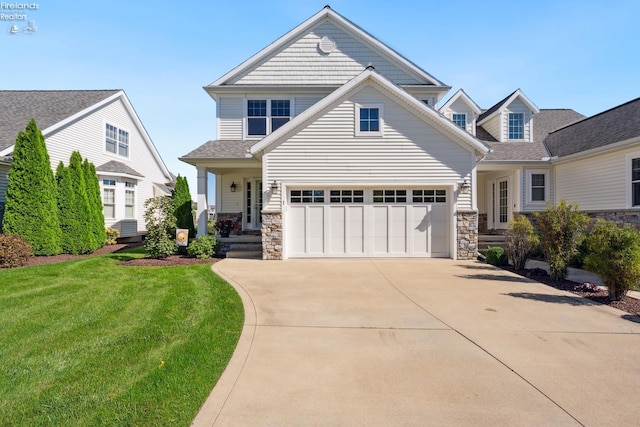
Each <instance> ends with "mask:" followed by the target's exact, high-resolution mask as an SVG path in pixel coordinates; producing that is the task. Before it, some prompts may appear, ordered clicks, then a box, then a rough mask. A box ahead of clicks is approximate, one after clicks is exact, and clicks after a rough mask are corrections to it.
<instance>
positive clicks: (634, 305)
mask: <svg viewBox="0 0 640 427" xmlns="http://www.w3.org/2000/svg"><path fill="white" fill-rule="evenodd" d="M503 268H504V269H505V270H509V271H511V272H513V273H516V274H519V275H521V276H525V277H528V278H530V279H533V280H535V281H537V282H540V283H544V284H545V285H548V286H551V287H553V288H556V289H560V290H563V291H569V292H571V293H573V294H576V295H579V296H581V297H584V298H588V299H590V300H591V301H595V302H598V303H600V304H604V305H608V306H610V307H613V308H617V309H618V310H622V311H626V312H627V313H629V314H634V315H636V316H640V300H637V299H635V298H631V297H629V296H625V297H624V298H622V300H620V301H609V294H608V293H607V291H606V290H602V289H600V290H598V291H597V292H585V291H581V290H578V289H579V288H580V287H581V285H582V283H578V282H573V281H571V280H566V279H560V280H559V281H558V282H557V283H556V282H554V281H553V280H551V277H550V276H549V274H548V273H547V272H546V271H544V270H541V269H538V268H534V269H527V270H522V271H515V270H513V269H512V268H511V267H510V266H509V267H503ZM638 321H639V322H640V318H639V319H638Z"/></svg>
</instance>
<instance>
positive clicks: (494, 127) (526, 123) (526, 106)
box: [477, 89, 540, 142]
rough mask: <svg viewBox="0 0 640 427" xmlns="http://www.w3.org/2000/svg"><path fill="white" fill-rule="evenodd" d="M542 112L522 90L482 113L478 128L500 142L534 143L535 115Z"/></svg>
mask: <svg viewBox="0 0 640 427" xmlns="http://www.w3.org/2000/svg"><path fill="white" fill-rule="evenodd" d="M539 112H540V110H539V109H538V107H536V105H535V104H534V103H533V102H531V100H529V98H527V97H526V96H525V95H524V94H523V93H522V91H520V89H517V90H516V91H515V92H513V93H511V94H510V95H509V96H507V97H506V98H504V99H503V100H501V101H500V102H498V103H497V104H496V105H494V106H493V107H491V108H489V109H488V110H487V111H485V112H484V113H482V114H481V115H480V117H479V118H478V123H477V125H478V126H482V127H483V128H484V130H486V131H487V132H489V133H490V134H491V136H493V137H494V138H495V139H496V140H497V141H498V142H532V141H533V125H534V123H533V115H534V114H536V113H539Z"/></svg>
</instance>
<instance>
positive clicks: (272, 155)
mask: <svg viewBox="0 0 640 427" xmlns="http://www.w3.org/2000/svg"><path fill="white" fill-rule="evenodd" d="M205 90H206V91H207V92H208V93H209V95H210V96H211V97H212V98H213V99H214V100H215V101H216V105H217V115H216V117H217V135H216V139H215V140H212V141H208V142H206V143H205V144H203V145H201V146H200V147H198V148H196V149H195V150H193V151H191V152H190V153H188V154H186V155H185V156H183V157H182V158H181V160H183V161H185V162H187V163H190V164H192V165H194V166H195V167H196V168H197V170H198V208H197V211H198V234H205V233H206V231H207V229H206V221H207V218H208V215H207V207H208V203H209V202H213V201H207V194H208V191H207V188H208V186H209V182H208V174H209V173H213V174H215V176H216V180H215V185H216V189H215V190H216V191H215V194H216V200H215V205H216V207H217V215H218V218H221V217H231V218H235V219H237V220H238V221H240V223H241V224H240V225H241V227H242V230H245V231H246V230H261V232H262V246H263V258H265V259H283V258H290V257H451V258H454V259H456V258H457V259H471V258H474V257H475V255H476V251H477V238H478V231H479V230H480V231H487V230H499V229H502V228H506V227H507V226H508V222H509V221H510V220H511V219H512V218H513V217H514V215H516V214H518V213H525V214H526V213H531V212H534V211H539V210H542V209H544V208H545V207H546V204H547V202H548V201H552V202H553V201H554V200H555V198H556V193H562V191H565V190H564V189H563V188H564V187H562V186H559V187H557V188H556V186H557V185H558V180H559V179H560V178H559V177H560V176H561V175H560V174H558V175H557V174H556V173H555V168H556V164H555V162H556V160H557V159H555V158H554V157H553V155H552V154H551V153H550V152H549V150H548V149H547V147H546V146H545V144H544V142H543V141H544V140H545V138H547V136H548V135H549V134H550V133H551V132H553V131H556V130H558V129H560V128H562V127H564V126H567V125H569V124H571V123H574V122H576V121H579V120H581V119H583V118H584V117H583V116H582V115H580V114H578V113H576V112H575V111H573V110H566V109H553V110H550V109H539V108H538V107H537V106H536V105H535V104H534V103H533V102H532V101H531V100H529V99H528V98H527V96H526V95H525V94H524V93H523V92H522V91H521V90H519V89H518V90H516V91H514V92H513V93H511V94H509V95H508V96H507V97H505V98H504V99H502V100H501V101H499V102H498V103H497V104H495V105H494V106H492V107H490V108H488V109H487V110H482V109H481V108H480V107H479V106H478V105H477V104H476V103H475V102H474V101H473V100H472V99H471V98H470V97H469V96H468V95H467V93H465V92H464V91H463V90H459V91H458V92H456V93H455V94H454V95H453V96H452V97H451V98H449V99H448V100H447V101H445V102H444V103H443V104H442V106H441V107H440V108H436V106H437V104H438V103H440V102H441V101H442V100H443V97H444V96H445V94H446V93H447V92H448V91H449V90H450V87H449V86H447V85H445V84H444V83H442V82H441V81H440V80H438V79H436V78H435V77H433V76H432V75H430V74H429V73H427V72H426V71H424V70H422V69H421V68H419V67H418V66H416V65H415V64H414V63H412V62H411V61H409V60H407V59H406V58H404V57H403V56H402V55H400V54H398V53H397V52H396V51H394V50H392V49H390V48H389V47H388V46H386V45H384V44H382V43H381V42H380V41H379V40H377V39H376V38H374V37H373V36H372V35H371V34H369V33H367V32H365V31H364V30H362V29H361V28H360V27H358V26H357V25H355V24H354V23H352V22H351V21H349V20H347V19H345V18H344V17H342V16H341V15H339V14H338V13H336V12H335V11H333V10H332V9H331V8H330V7H328V6H325V8H323V9H322V10H321V11H320V12H318V13H317V14H315V15H314V16H312V17H311V18H309V19H308V20H307V21H305V22H303V23H302V24H300V25H299V26H297V27H296V28H294V29H293V30H291V31H289V32H288V33H286V34H285V35H284V36H282V37H281V38H279V39H278V40H276V41H275V42H273V43H272V44H270V45H269V46H267V47H266V48H265V49H263V50H262V51H260V52H258V53H257V54H255V55H254V56H253V57H251V58H249V59H248V60H247V61H245V62H243V63H242V64H241V65H239V66H238V67H236V68H234V69H233V70H231V71H230V72H228V73H227V74H225V75H224V76H222V77H220V78H219V79H218V80H216V81H214V82H213V83H212V84H210V85H208V86H206V87H205ZM558 132H561V131H558ZM567 143H568V144H571V142H570V141H568V142H567ZM639 162H640V160H639ZM558 167H560V165H558ZM639 170H640V164H639ZM638 174H639V175H640V172H638ZM556 175H557V176H556ZM638 186H639V190H638V191H639V197H638V198H639V199H640V178H639V180H638Z"/></svg>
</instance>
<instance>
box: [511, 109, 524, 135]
mask: <svg viewBox="0 0 640 427" xmlns="http://www.w3.org/2000/svg"><path fill="white" fill-rule="evenodd" d="M509 139H524V113H509Z"/></svg>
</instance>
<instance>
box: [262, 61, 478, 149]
mask: <svg viewBox="0 0 640 427" xmlns="http://www.w3.org/2000/svg"><path fill="white" fill-rule="evenodd" d="M367 80H371V81H372V82H374V83H376V84H378V86H379V87H381V88H382V89H384V90H386V91H388V92H389V93H391V94H392V95H394V96H395V97H396V98H397V99H399V100H401V101H403V102H404V103H405V105H409V106H411V107H413V109H414V110H417V111H418V112H419V114H421V115H422V117H426V118H428V121H429V122H430V123H431V124H432V125H435V126H436V127H439V128H441V129H443V130H445V131H448V133H449V134H453V136H454V137H455V138H456V139H458V140H462V141H464V143H465V144H466V145H468V146H469V147H470V148H472V149H473V150H475V151H477V152H479V153H481V154H485V153H487V152H488V151H489V149H490V148H489V147H488V146H487V145H485V144H484V143H483V142H481V141H480V140H479V139H477V138H475V137H474V136H472V135H470V134H469V133H468V132H466V131H465V130H462V129H460V128H459V127H458V126H456V125H455V124H454V123H453V122H451V121H450V120H448V119H446V118H445V117H444V116H442V115H441V114H440V113H438V112H436V111H435V110H433V109H432V108H431V107H429V106H427V105H425V104H424V103H422V102H420V101H418V100H417V99H416V98H414V97H413V96H411V95H410V94H408V93H407V92H406V91H404V90H402V89H401V88H399V87H398V86H396V85H394V84H393V83H392V82H390V81H389V80H387V79H386V78H384V77H382V76H381V75H379V74H378V73H376V72H375V71H373V70H371V69H366V70H365V71H363V72H362V73H360V74H359V75H358V76H356V77H354V78H353V79H351V80H350V81H349V82H348V83H347V84H345V85H344V86H342V87H341V88H339V89H337V90H336V91H334V92H333V93H331V94H330V95H328V96H326V97H325V98H323V99H322V100H320V101H319V102H317V103H316V104H314V105H313V106H312V107H310V108H308V109H307V110H306V111H304V112H303V113H301V114H300V115H298V116H297V117H295V118H294V119H293V120H291V121H290V122H289V123H287V124H285V125H284V126H282V127H280V128H279V129H278V130H277V131H275V132H274V133H272V134H270V135H268V136H266V137H265V138H263V139H262V140H260V142H258V143H257V144H255V145H253V146H252V147H251V154H253V155H256V154H257V153H259V152H261V151H264V150H265V149H266V148H267V147H268V146H269V145H271V144H272V143H274V142H276V141H278V140H280V139H281V138H282V137H283V136H285V135H286V134H288V133H293V132H294V131H295V130H296V129H298V128H299V127H301V126H302V125H304V123H306V122H307V121H308V120H310V119H311V118H313V117H314V116H315V115H316V114H318V113H320V112H321V111H322V110H324V109H326V108H329V107H330V106H331V105H332V104H334V103H336V102H337V101H338V100H340V99H341V98H343V97H344V96H346V95H348V94H349V93H350V92H351V91H353V90H355V89H356V88H357V87H359V86H360V85H361V84H363V83H364V82H365V81H367Z"/></svg>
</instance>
